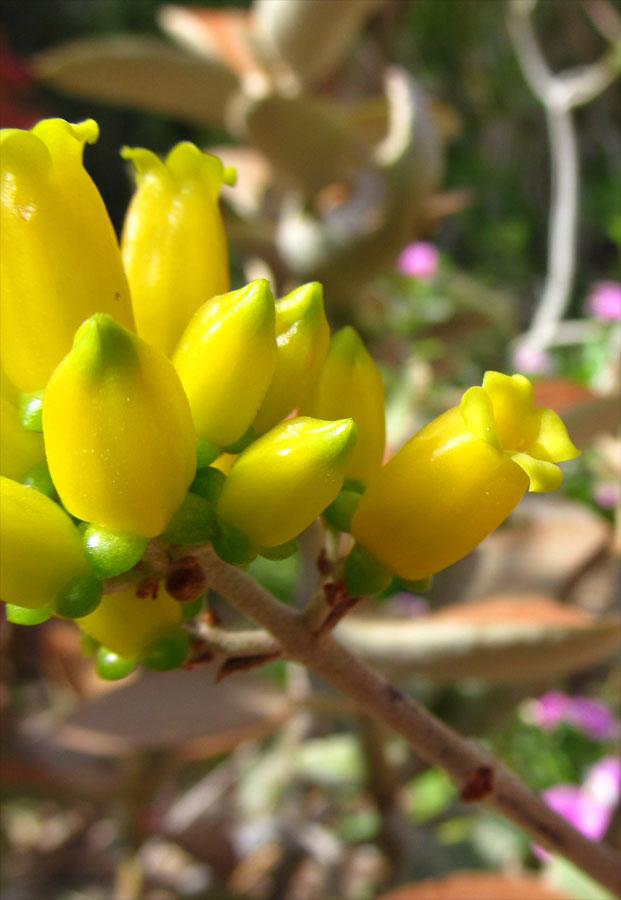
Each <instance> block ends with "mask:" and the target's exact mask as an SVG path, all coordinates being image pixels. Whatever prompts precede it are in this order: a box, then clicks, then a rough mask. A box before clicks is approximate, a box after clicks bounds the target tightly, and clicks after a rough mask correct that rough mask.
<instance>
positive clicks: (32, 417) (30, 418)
mask: <svg viewBox="0 0 621 900" xmlns="http://www.w3.org/2000/svg"><path fill="white" fill-rule="evenodd" d="M43 394H44V391H33V393H31V394H21V396H20V398H19V414H20V418H21V421H22V426H23V427H24V428H25V429H26V431H35V432H41V431H43V422H42V419H41V417H42V414H43Z"/></svg>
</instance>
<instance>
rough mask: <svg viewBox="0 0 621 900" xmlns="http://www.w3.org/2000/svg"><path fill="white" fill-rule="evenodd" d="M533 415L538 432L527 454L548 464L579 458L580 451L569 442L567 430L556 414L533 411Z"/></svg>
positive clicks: (549, 410)
mask: <svg viewBox="0 0 621 900" xmlns="http://www.w3.org/2000/svg"><path fill="white" fill-rule="evenodd" d="M534 415H535V420H536V421H538V423H539V431H538V433H537V436H536V438H535V440H534V441H533V442H532V443H531V444H530V446H529V447H528V452H529V454H531V455H532V456H536V457H537V458H538V459H545V460H547V461H548V462H561V461H562V460H565V459H574V458H575V457H576V456H580V451H579V450H578V448H577V447H575V446H574V445H573V443H572V442H571V439H570V437H569V435H568V434H567V428H566V427H565V424H564V423H563V420H562V419H561V417H560V416H559V415H558V414H557V413H555V412H554V411H553V410H551V409H535V410H534Z"/></svg>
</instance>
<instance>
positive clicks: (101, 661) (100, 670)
mask: <svg viewBox="0 0 621 900" xmlns="http://www.w3.org/2000/svg"><path fill="white" fill-rule="evenodd" d="M137 664H138V660H137V658H136V657H135V656H128V657H125V656H119V654H118V653H115V652H114V651H113V650H108V648H107V647H99V648H98V649H97V652H96V654H95V669H96V671H97V674H98V675H99V677H100V678H103V679H104V681H119V680H120V679H121V678H127V676H128V675H131V673H132V672H133V671H134V669H135V668H136V666H137Z"/></svg>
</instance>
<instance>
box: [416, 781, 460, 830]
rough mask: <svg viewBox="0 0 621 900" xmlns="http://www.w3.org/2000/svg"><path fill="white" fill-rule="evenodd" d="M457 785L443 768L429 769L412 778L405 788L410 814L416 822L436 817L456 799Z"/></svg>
mask: <svg viewBox="0 0 621 900" xmlns="http://www.w3.org/2000/svg"><path fill="white" fill-rule="evenodd" d="M456 797H457V791H456V789H455V785H454V784H453V782H452V781H451V779H450V778H449V776H448V775H447V774H446V772H445V771H444V770H443V769H428V770H427V771H426V772H422V773H421V774H420V775H418V776H417V777H416V778H414V779H412V781H410V782H409V784H408V785H407V786H406V788H405V797H404V800H405V804H406V808H407V811H408V814H409V815H411V816H412V817H413V818H414V820H415V821H416V822H419V823H424V822H427V821H429V819H434V818H435V817H436V816H438V815H440V813H442V812H444V810H445V809H447V807H448V806H449V805H450V804H451V803H452V802H453V801H454V800H455V799H456Z"/></svg>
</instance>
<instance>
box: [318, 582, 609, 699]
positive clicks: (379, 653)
mask: <svg viewBox="0 0 621 900" xmlns="http://www.w3.org/2000/svg"><path fill="white" fill-rule="evenodd" d="M335 634H336V636H337V637H338V638H339V639H340V640H341V641H342V642H343V643H344V644H345V645H346V646H347V647H349V649H350V650H353V651H355V652H357V653H359V654H360V655H361V656H362V657H363V658H365V659H366V660H367V661H368V662H369V663H371V664H372V665H375V666H377V667H378V668H379V669H381V670H383V671H385V672H389V673H391V674H393V675H395V676H396V675H399V676H404V675H415V674H416V675H427V676H429V677H431V678H434V679H435V680H436V681H438V682H454V681H458V680H459V679H463V678H477V679H481V680H484V681H492V682H495V683H497V684H515V683H528V682H536V681H540V680H545V679H551V678H555V677H558V676H560V675H566V674H568V673H570V672H578V671H580V670H581V669H584V668H586V667H588V666H591V665H594V664H596V663H599V662H602V661H605V660H606V659H607V658H608V657H609V656H610V655H611V654H613V653H614V652H615V651H616V650H618V647H619V639H620V637H621V623H620V622H619V621H618V619H617V618H616V617H610V618H605V619H601V620H597V619H595V618H594V617H593V616H590V615H589V614H588V613H586V612H583V611H582V610H579V609H575V608H571V607H568V606H564V605H562V604H560V603H557V602H556V601H554V600H552V599H550V598H548V597H541V596H530V597H520V596H513V597H512V596H498V597H490V598H487V599H485V600H481V601H479V602H477V603H468V604H459V605H456V606H452V607H446V608H445V609H443V610H441V611H440V612H437V613H432V614H431V615H429V616H425V617H423V618H420V619H416V620H411V619H409V620H401V619H399V620H395V619H375V618H373V619H371V618H356V617H355V616H350V617H348V618H346V619H345V620H344V621H343V622H342V623H341V624H340V625H339V626H338V627H337V629H336V631H335Z"/></svg>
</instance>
